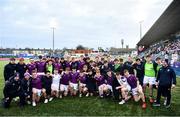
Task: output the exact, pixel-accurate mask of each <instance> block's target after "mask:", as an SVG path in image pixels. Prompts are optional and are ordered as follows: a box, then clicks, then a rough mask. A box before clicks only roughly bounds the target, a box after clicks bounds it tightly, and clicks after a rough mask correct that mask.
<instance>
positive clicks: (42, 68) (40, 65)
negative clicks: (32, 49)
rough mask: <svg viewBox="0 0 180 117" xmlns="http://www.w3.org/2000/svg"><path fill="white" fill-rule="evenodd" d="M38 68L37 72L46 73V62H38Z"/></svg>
mask: <svg viewBox="0 0 180 117" xmlns="http://www.w3.org/2000/svg"><path fill="white" fill-rule="evenodd" d="M36 67H37V72H45V67H46V62H42V61H37V62H36Z"/></svg>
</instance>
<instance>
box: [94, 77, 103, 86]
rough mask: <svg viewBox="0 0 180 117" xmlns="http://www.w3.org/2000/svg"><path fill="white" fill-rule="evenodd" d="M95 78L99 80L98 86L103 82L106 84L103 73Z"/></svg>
mask: <svg viewBox="0 0 180 117" xmlns="http://www.w3.org/2000/svg"><path fill="white" fill-rule="evenodd" d="M95 79H96V82H97V85H98V86H101V85H102V84H105V79H104V77H103V76H102V75H101V76H99V77H95Z"/></svg>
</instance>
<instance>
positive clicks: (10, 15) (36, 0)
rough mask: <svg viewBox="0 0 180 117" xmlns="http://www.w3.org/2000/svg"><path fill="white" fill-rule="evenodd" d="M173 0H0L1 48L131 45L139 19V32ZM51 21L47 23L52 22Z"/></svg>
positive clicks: (156, 17) (136, 34)
mask: <svg viewBox="0 0 180 117" xmlns="http://www.w3.org/2000/svg"><path fill="white" fill-rule="evenodd" d="M171 2H172V0H1V1H0V3H1V4H0V18H1V20H0V39H1V45H2V46H3V47H18V48H20V47H21V48H24V47H31V48H52V29H51V28H50V24H51V25H52V23H55V25H56V30H55V48H63V47H67V48H75V47H76V46H77V45H79V44H82V45H84V46H87V47H90V48H97V47H98V46H101V47H103V48H106V47H112V46H115V47H121V42H120V40H121V39H122V38H123V39H124V40H125V45H129V46H130V47H135V46H136V43H137V42H138V41H139V21H141V20H143V21H144V22H143V26H142V27H143V35H144V34H145V33H146V31H147V30H148V29H149V28H150V27H151V26H152V25H153V23H154V22H155V21H156V20H157V19H158V18H159V16H160V15H161V14H162V13H163V11H164V10H165V9H166V8H167V7H168V5H169V4H170V3H171ZM50 22H51V23H50Z"/></svg>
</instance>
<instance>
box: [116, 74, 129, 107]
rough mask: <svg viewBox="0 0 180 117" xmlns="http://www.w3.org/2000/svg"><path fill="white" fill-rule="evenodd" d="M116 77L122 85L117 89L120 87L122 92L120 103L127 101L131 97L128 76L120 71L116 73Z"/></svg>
mask: <svg viewBox="0 0 180 117" xmlns="http://www.w3.org/2000/svg"><path fill="white" fill-rule="evenodd" d="M116 77H117V79H118V82H119V84H120V86H119V87H116V89H117V90H118V89H119V90H120V92H121V95H122V100H121V102H119V104H124V103H125V102H126V101H128V100H129V99H130V98H131V96H128V94H129V92H130V90H131V87H130V85H129V84H128V82H127V78H126V77H123V76H121V75H120V74H119V73H118V72H117V73H116Z"/></svg>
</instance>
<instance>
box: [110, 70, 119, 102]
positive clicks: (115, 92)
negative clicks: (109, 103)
mask: <svg viewBox="0 0 180 117" xmlns="http://www.w3.org/2000/svg"><path fill="white" fill-rule="evenodd" d="M120 78H121V75H120V73H119V72H117V73H116V78H114V79H113V81H112V89H113V95H114V99H115V100H117V101H120V95H121V92H120V90H119V89H118V87H119V86H121V85H120V83H119V81H118V80H120Z"/></svg>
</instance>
